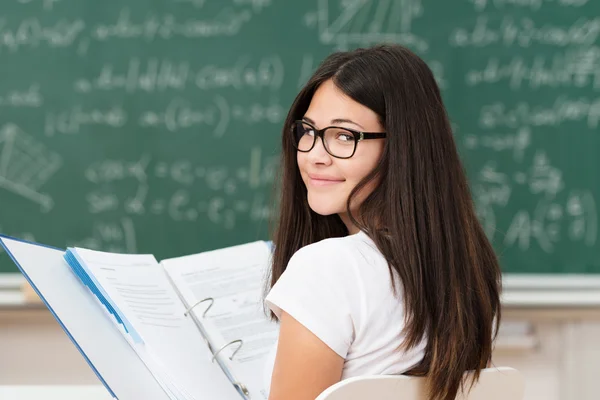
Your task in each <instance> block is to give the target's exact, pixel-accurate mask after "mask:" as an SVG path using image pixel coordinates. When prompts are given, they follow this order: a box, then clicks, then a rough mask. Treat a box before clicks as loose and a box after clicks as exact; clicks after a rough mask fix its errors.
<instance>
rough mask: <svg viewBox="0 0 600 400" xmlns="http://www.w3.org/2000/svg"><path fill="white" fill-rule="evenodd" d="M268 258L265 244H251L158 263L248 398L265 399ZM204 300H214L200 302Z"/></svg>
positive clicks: (270, 327)
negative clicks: (265, 303) (245, 391)
mask: <svg viewBox="0 0 600 400" xmlns="http://www.w3.org/2000/svg"><path fill="white" fill-rule="evenodd" d="M270 257H271V251H270V249H269V246H268V245H267V244H266V243H265V242H255V243H249V244H244V245H240V246H234V247H229V248H225V249H219V250H214V251H210V252H205V253H201V254H196V255H192V256H186V257H179V258H174V259H169V260H163V261H162V262H161V264H162V265H163V266H164V267H165V270H166V271H167V273H168V274H169V276H170V277H171V280H172V281H173V283H174V285H175V286H176V288H177V290H179V292H180V294H181V296H182V298H183V300H184V302H185V303H186V304H187V305H188V308H189V307H192V313H193V314H194V316H195V320H196V321H198V322H199V324H201V328H202V329H203V330H204V331H205V332H206V334H207V336H208V339H209V340H210V343H211V344H212V348H213V351H215V352H217V351H219V349H222V348H223V347H224V348H223V349H222V350H221V351H220V352H219V354H218V355H217V357H219V360H221V361H222V362H223V363H224V364H225V366H226V367H227V368H229V369H230V372H231V374H232V375H233V377H234V379H237V380H238V381H239V382H240V383H242V384H243V385H244V386H245V387H246V388H247V389H248V391H249V393H250V398H251V399H252V400H256V399H267V397H268V388H265V387H264V379H263V370H264V366H265V359H266V356H267V355H268V353H269V351H270V350H271V348H272V347H273V346H274V345H275V342H276V340H277V335H278V326H277V324H275V323H274V322H271V321H269V319H268V318H267V316H266V313H265V311H264V308H263V301H262V295H263V289H264V284H265V279H266V276H267V272H268V266H269V262H270ZM206 298H211V299H212V301H205V302H202V303H200V304H198V302H199V301H201V300H203V299H206ZM208 307H210V308H209V309H208V310H207V308H208ZM205 311H206V312H205ZM237 340H241V341H242V342H243V343H241V344H240V343H239V342H236V341H237ZM228 344H230V345H228ZM232 356H233V357H232ZM231 357H232V359H230V358H231Z"/></svg>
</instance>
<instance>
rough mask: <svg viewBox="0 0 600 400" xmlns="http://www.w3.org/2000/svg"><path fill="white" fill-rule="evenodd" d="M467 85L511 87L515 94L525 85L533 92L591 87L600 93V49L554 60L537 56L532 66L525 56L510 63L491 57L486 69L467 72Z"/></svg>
mask: <svg viewBox="0 0 600 400" xmlns="http://www.w3.org/2000/svg"><path fill="white" fill-rule="evenodd" d="M466 83H467V85H469V86H478V85H482V84H492V83H508V86H509V87H510V88H511V89H513V90H517V89H520V88H521V87H524V86H525V85H526V87H528V88H531V89H539V88H542V87H550V88H567V87H576V88H585V87H590V86H592V87H594V88H595V89H600V47H593V48H590V49H584V50H573V51H568V52H566V53H564V54H555V55H553V56H552V57H551V58H550V57H548V56H541V55H537V56H534V58H533V61H532V62H528V61H527V60H525V59H524V58H523V57H521V56H516V57H513V58H512V59H511V60H510V61H508V62H502V61H501V60H500V59H498V58H497V57H491V58H490V59H489V60H488V62H487V64H486V66H485V67H484V68H483V69H470V70H469V71H468V72H467V74H466Z"/></svg>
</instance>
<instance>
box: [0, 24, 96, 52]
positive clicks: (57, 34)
mask: <svg viewBox="0 0 600 400" xmlns="http://www.w3.org/2000/svg"><path fill="white" fill-rule="evenodd" d="M84 28H85V22H84V21H83V20H82V19H75V20H66V19H60V20H58V21H57V22H54V23H53V24H52V23H49V24H45V23H42V22H41V21H40V20H39V19H38V18H27V19H24V20H22V21H20V22H18V24H17V25H16V26H15V27H14V28H11V27H10V25H9V23H8V21H7V20H6V19H4V18H0V53H1V52H2V51H3V50H5V49H6V50H9V51H10V52H15V51H17V50H20V49H21V48H23V47H27V48H34V47H38V46H39V45H40V44H45V45H47V46H48V47H50V48H66V47H69V46H72V45H73V43H74V42H75V41H76V40H77V38H78V37H79V36H80V35H81V33H82V31H83V30H84Z"/></svg>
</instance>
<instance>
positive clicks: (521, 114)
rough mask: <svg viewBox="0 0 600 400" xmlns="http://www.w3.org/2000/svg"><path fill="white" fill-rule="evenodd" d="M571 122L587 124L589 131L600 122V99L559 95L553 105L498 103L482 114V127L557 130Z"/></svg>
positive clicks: (480, 114)
mask: <svg viewBox="0 0 600 400" xmlns="http://www.w3.org/2000/svg"><path fill="white" fill-rule="evenodd" d="M569 122H585V124H586V125H587V127H588V128H590V129H595V128H598V126H599V123H600V96H599V97H597V98H593V99H590V98H587V97H579V98H577V99H572V98H569V96H558V97H557V98H556V99H555V100H554V101H553V103H552V105H551V106H549V107H547V106H542V105H532V104H530V103H527V102H518V103H516V104H515V105H514V106H513V107H507V106H506V105H505V104H503V103H500V102H496V103H493V104H489V105H484V106H483V107H482V108H481V111H480V113H479V126H480V127H481V128H485V129H494V128H497V127H508V128H517V127H520V126H523V127H538V126H541V127H545V126H551V127H556V126H560V125H562V124H565V123H569Z"/></svg>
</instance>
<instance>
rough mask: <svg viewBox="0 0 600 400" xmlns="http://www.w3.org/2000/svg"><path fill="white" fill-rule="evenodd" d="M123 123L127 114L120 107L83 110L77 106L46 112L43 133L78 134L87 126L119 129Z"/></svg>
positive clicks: (125, 121) (52, 134) (49, 134)
mask: <svg viewBox="0 0 600 400" xmlns="http://www.w3.org/2000/svg"><path fill="white" fill-rule="evenodd" d="M125 123H127V112H126V111H125V109H124V108H123V107H122V106H111V107H107V108H105V109H97V108H96V109H90V110H84V109H83V108H82V107H81V106H79V105H77V106H73V107H72V108H71V109H69V110H67V111H58V112H52V111H48V112H46V118H45V123H44V133H45V134H46V135H47V136H54V135H56V134H78V133H80V132H81V131H82V129H85V127H88V126H90V127H93V126H104V127H109V128H121V127H123V126H124V125H125Z"/></svg>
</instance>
